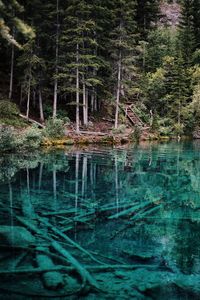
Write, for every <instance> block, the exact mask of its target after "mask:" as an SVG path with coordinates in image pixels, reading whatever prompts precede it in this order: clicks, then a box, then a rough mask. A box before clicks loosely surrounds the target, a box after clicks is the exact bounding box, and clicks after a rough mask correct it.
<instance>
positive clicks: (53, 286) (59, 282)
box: [36, 247, 64, 290]
mask: <svg viewBox="0 0 200 300" xmlns="http://www.w3.org/2000/svg"><path fill="white" fill-rule="evenodd" d="M37 249H38V250H43V249H42V248H39V247H38V248H37ZM36 261H37V264H38V267H39V268H46V269H48V268H49V269H51V268H53V267H55V265H54V263H53V261H52V259H51V258H50V257H48V256H47V255H45V254H42V253H38V254H37V255H36ZM42 279H43V283H44V286H45V287H46V288H47V289H49V290H57V289H59V288H62V287H63V286H64V281H63V276H62V274H61V273H60V272H57V271H49V272H45V273H44V274H43V275H42Z"/></svg>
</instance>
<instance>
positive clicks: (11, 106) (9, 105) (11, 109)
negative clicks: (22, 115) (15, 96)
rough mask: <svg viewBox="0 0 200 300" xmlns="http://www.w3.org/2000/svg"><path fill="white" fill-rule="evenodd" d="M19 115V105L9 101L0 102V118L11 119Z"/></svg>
mask: <svg viewBox="0 0 200 300" xmlns="http://www.w3.org/2000/svg"><path fill="white" fill-rule="evenodd" d="M18 114H19V109H18V107H17V105H16V104H15V103H13V102H11V101H9V100H0V117H5V118H6V117H11V116H16V115H18Z"/></svg>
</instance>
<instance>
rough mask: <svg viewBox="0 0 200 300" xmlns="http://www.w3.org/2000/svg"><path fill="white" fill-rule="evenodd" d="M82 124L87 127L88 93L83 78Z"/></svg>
mask: <svg viewBox="0 0 200 300" xmlns="http://www.w3.org/2000/svg"><path fill="white" fill-rule="evenodd" d="M83 124H84V125H86V126H87V125H88V93H87V89H86V85H85V79H84V78H83Z"/></svg>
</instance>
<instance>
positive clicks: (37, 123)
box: [19, 114, 45, 128]
mask: <svg viewBox="0 0 200 300" xmlns="http://www.w3.org/2000/svg"><path fill="white" fill-rule="evenodd" d="M19 116H20V117H21V118H22V119H24V120H26V121H27V122H29V123H32V124H36V125H37V126H39V127H40V128H45V126H44V125H43V124H41V123H39V122H37V121H35V120H33V119H31V118H27V117H26V116H25V115H23V114H19Z"/></svg>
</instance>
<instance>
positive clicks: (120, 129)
mask: <svg viewBox="0 0 200 300" xmlns="http://www.w3.org/2000/svg"><path fill="white" fill-rule="evenodd" d="M125 130H126V125H124V124H121V125H119V126H118V128H117V129H116V128H113V129H112V132H113V133H114V134H123V133H125Z"/></svg>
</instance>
